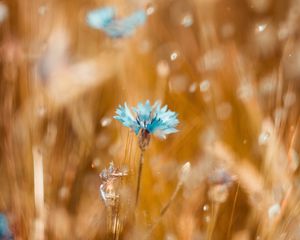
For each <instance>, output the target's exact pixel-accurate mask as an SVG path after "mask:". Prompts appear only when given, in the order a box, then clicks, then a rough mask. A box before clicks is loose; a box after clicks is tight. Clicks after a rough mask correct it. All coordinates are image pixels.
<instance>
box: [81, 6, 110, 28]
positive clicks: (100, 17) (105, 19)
mask: <svg viewBox="0 0 300 240" xmlns="http://www.w3.org/2000/svg"><path fill="white" fill-rule="evenodd" d="M114 17H115V10H114V8H112V7H105V8H100V9H96V10H93V11H90V12H89V13H88V14H87V23H88V24H89V26H90V27H93V28H96V29H105V28H106V27H107V26H108V25H109V24H110V23H112V22H113V20H114Z"/></svg>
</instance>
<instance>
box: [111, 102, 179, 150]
mask: <svg viewBox="0 0 300 240" xmlns="http://www.w3.org/2000/svg"><path fill="white" fill-rule="evenodd" d="M116 114H117V115H116V116H115V117H114V118H115V119H116V120H118V121H120V122H121V123H122V124H123V125H124V126H126V127H129V128H130V129H132V130H133V131H134V132H135V134H136V135H138V134H140V147H141V149H145V147H147V145H148V144H149V141H150V134H153V135H155V136H157V137H159V138H166V135H168V134H170V133H175V132H177V129H176V126H177V125H178V123H179V121H178V119H177V113H176V112H172V111H170V110H168V107H167V105H165V106H164V107H162V108H161V105H160V104H159V103H158V102H156V103H155V104H154V105H151V104H150V102H149V100H148V101H146V103H145V104H143V103H141V102H139V103H138V105H137V107H133V108H132V111H130V109H129V108H128V106H127V104H126V103H125V104H124V106H121V105H120V106H119V107H118V109H117V110H116Z"/></svg>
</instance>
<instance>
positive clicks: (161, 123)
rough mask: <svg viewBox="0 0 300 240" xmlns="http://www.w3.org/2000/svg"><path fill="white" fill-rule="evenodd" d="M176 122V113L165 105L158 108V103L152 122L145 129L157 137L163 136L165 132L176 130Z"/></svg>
mask: <svg viewBox="0 0 300 240" xmlns="http://www.w3.org/2000/svg"><path fill="white" fill-rule="evenodd" d="M178 123H179V121H178V119H177V113H175V112H172V111H170V110H168V107H167V105H166V106H164V107H163V108H160V105H158V106H157V107H156V109H155V112H154V118H153V120H152V122H151V123H150V124H149V125H148V126H147V130H148V131H149V132H150V133H153V134H155V135H157V136H158V137H162V138H165V136H166V135H167V134H170V133H175V132H177V129H176V126H177V125H178Z"/></svg>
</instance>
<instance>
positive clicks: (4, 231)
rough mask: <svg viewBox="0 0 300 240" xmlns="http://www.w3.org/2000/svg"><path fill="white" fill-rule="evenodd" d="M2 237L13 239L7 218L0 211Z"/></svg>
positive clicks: (0, 235)
mask: <svg viewBox="0 0 300 240" xmlns="http://www.w3.org/2000/svg"><path fill="white" fill-rule="evenodd" d="M0 239H13V238H12V234H11V232H10V230H9V225H8V221H7V218H6V216H5V215H4V214H2V213H0Z"/></svg>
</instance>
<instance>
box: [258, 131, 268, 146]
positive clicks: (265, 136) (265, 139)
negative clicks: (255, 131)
mask: <svg viewBox="0 0 300 240" xmlns="http://www.w3.org/2000/svg"><path fill="white" fill-rule="evenodd" d="M269 138H270V133H268V132H262V133H261V134H259V136H258V144H259V145H265V144H266V143H267V142H268V140H269Z"/></svg>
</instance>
